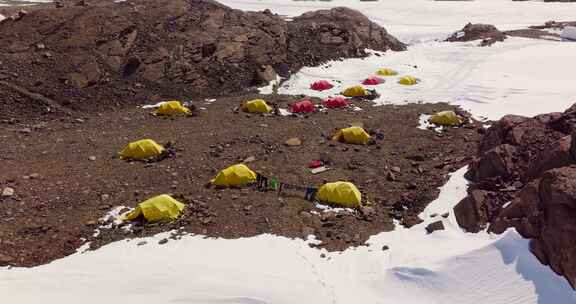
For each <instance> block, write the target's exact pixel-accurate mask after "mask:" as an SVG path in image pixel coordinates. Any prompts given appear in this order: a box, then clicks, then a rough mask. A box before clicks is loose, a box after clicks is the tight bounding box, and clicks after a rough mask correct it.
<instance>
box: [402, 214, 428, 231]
mask: <svg viewBox="0 0 576 304" xmlns="http://www.w3.org/2000/svg"><path fill="white" fill-rule="evenodd" d="M423 221H424V220H422V219H421V218H419V217H418V216H417V215H406V216H404V217H402V222H401V224H402V226H404V227H406V228H410V227H412V226H414V225H418V224H420V223H422V222H423Z"/></svg>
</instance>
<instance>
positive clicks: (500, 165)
mask: <svg viewBox="0 0 576 304" xmlns="http://www.w3.org/2000/svg"><path fill="white" fill-rule="evenodd" d="M515 153H516V147H514V146H512V145H509V144H503V145H499V146H497V147H495V148H493V149H490V150H488V151H486V153H484V154H483V155H482V156H480V157H479V158H476V159H474V161H473V162H472V163H471V164H470V169H469V171H468V172H467V175H466V177H467V178H469V179H471V180H474V181H478V180H481V179H484V178H490V177H504V178H506V177H510V176H512V175H513V174H514V161H513V159H514V155H515Z"/></svg>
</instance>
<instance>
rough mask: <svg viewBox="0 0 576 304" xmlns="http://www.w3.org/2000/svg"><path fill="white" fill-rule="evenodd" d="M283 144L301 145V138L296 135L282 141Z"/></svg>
mask: <svg viewBox="0 0 576 304" xmlns="http://www.w3.org/2000/svg"><path fill="white" fill-rule="evenodd" d="M284 144H285V145H287V146H301V145H302V140H300V138H298V137H292V138H290V139H288V140H287V141H286V142H284Z"/></svg>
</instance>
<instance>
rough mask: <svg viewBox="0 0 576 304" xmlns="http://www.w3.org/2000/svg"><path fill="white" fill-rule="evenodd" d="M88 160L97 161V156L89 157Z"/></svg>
mask: <svg viewBox="0 0 576 304" xmlns="http://www.w3.org/2000/svg"><path fill="white" fill-rule="evenodd" d="M88 160H91V161H95V160H96V156H93V155H92V156H89V157H88Z"/></svg>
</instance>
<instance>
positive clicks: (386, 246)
mask: <svg viewBox="0 0 576 304" xmlns="http://www.w3.org/2000/svg"><path fill="white" fill-rule="evenodd" d="M388 249H390V247H388V245H384V246H382V251H386V250H388Z"/></svg>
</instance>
